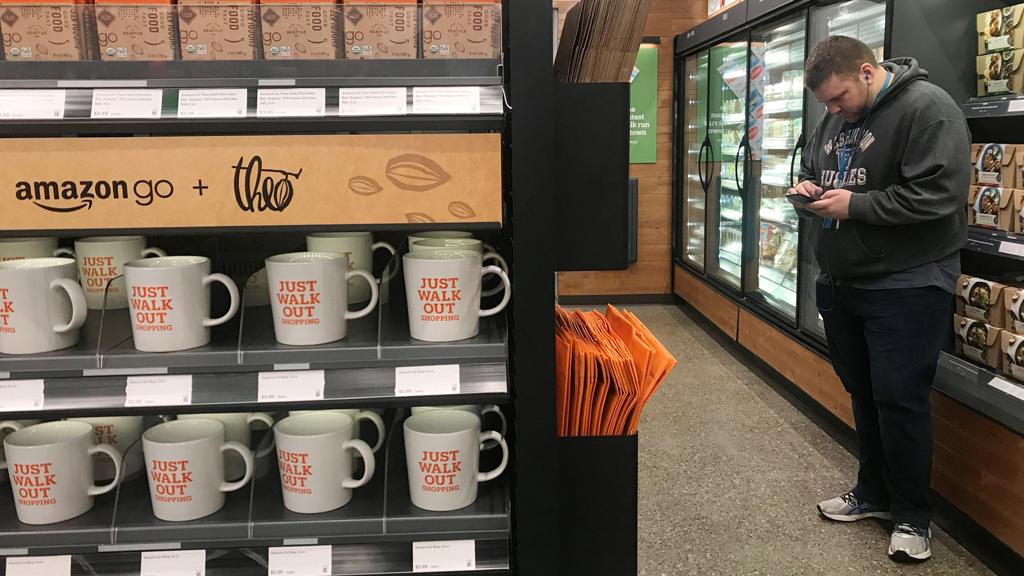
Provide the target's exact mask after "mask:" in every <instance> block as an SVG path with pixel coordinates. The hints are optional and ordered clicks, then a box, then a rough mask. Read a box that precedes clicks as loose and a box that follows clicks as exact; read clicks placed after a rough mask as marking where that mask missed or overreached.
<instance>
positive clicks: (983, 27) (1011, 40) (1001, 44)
mask: <svg viewBox="0 0 1024 576" xmlns="http://www.w3.org/2000/svg"><path fill="white" fill-rule="evenodd" d="M1022 17H1024V4H1017V5H1016V6H1006V7H1005V8H997V9H995V10H986V11H985V12H980V13H979V14H978V54H988V53H990V52H998V51H1000V50H1014V49H1017V48H1024V25H1022V23H1021V18H1022Z"/></svg>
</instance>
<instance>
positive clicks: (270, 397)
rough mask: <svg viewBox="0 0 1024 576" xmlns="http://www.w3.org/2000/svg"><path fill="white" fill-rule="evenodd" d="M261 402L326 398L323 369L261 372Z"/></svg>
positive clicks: (259, 396) (259, 395)
mask: <svg viewBox="0 0 1024 576" xmlns="http://www.w3.org/2000/svg"><path fill="white" fill-rule="evenodd" d="M257 394H258V398H257V400H258V401H259V402H303V401H308V400H323V399H324V371H323V370H294V371H284V372H260V374H259V391H258V393H257Z"/></svg>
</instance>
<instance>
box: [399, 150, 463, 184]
mask: <svg viewBox="0 0 1024 576" xmlns="http://www.w3.org/2000/svg"><path fill="white" fill-rule="evenodd" d="M384 174H385V175H386V176H387V178H388V180H390V181H391V183H392V184H394V185H395V186H398V187H399V188H400V189H402V190H408V191H411V192H426V191H427V190H433V189H434V188H437V187H438V186H441V185H443V184H445V183H446V182H448V181H449V180H451V179H452V177H451V175H450V174H448V173H447V172H445V170H444V168H442V167H441V165H440V164H438V163H437V162H434V161H433V160H431V159H430V158H427V157H426V156H420V155H419V154H402V155H401V156H395V157H394V158H392V159H390V160H388V165H387V168H386V169H385V171H384Z"/></svg>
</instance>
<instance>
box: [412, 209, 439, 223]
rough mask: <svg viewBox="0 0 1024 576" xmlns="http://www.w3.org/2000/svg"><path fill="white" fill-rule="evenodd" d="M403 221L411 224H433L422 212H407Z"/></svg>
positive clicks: (432, 220) (430, 218) (431, 219)
mask: <svg viewBox="0 0 1024 576" xmlns="http://www.w3.org/2000/svg"><path fill="white" fill-rule="evenodd" d="M405 219H406V220H408V221H409V222H410V223H411V224H433V223H434V219H433V218H432V217H431V216H430V215H429V214H424V213H423V212H409V213H407V214H406V215H405Z"/></svg>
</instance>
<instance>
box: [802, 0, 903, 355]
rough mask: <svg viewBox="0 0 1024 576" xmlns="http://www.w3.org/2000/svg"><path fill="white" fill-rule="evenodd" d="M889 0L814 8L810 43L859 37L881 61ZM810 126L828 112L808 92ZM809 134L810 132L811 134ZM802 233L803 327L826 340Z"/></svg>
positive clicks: (813, 266)
mask: <svg viewBox="0 0 1024 576" xmlns="http://www.w3.org/2000/svg"><path fill="white" fill-rule="evenodd" d="M885 9H886V2H885V0H850V1H849V2H841V3H839V4H832V5H829V6H822V7H820V8H814V9H812V10H811V26H810V35H811V38H810V43H809V45H810V46H814V45H815V44H816V43H818V42H819V41H821V40H822V39H824V38H827V37H828V36H831V35H835V34H842V35H845V36H850V37H852V38H857V39H858V40H860V41H861V42H864V43H865V44H867V45H868V46H870V47H871V48H872V49H873V50H874V51H875V56H876V57H877V58H878V59H879V60H881V59H882V58H883V54H882V52H883V50H884V45H885V27H886V21H885ZM807 98H808V100H807V102H808V105H807V106H808V110H807V119H806V120H807V124H806V126H807V129H808V130H813V129H814V127H815V126H817V125H818V123H819V122H821V118H822V116H824V115H825V114H826V112H825V107H824V106H823V105H822V104H820V103H819V102H818V101H817V100H815V99H814V95H813V94H811V93H810V92H808V93H807ZM807 136H808V137H809V136H810V134H807ZM804 228H805V229H804V231H803V232H802V233H801V242H800V244H801V246H802V248H801V250H800V251H801V255H800V261H801V268H802V270H801V274H800V294H801V295H800V327H801V328H802V329H803V330H805V331H806V332H808V333H810V334H813V335H815V336H817V337H818V338H820V339H821V340H822V342H824V340H825V325H824V324H823V323H822V320H821V315H820V314H818V307H817V305H816V304H815V292H814V291H815V283H816V281H817V277H818V273H819V269H818V263H817V262H816V261H815V259H814V246H813V245H811V243H810V240H809V233H810V230H809V226H805V227H804Z"/></svg>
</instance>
